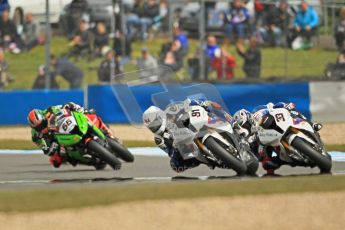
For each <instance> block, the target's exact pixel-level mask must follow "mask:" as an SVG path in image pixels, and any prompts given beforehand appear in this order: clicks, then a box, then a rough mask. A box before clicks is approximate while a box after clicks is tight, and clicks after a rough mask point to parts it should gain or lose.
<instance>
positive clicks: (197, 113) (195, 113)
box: [192, 109, 200, 117]
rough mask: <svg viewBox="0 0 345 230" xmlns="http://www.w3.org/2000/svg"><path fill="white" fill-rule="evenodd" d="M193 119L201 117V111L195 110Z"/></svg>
mask: <svg viewBox="0 0 345 230" xmlns="http://www.w3.org/2000/svg"><path fill="white" fill-rule="evenodd" d="M192 117H200V111H199V109H193V110H192Z"/></svg>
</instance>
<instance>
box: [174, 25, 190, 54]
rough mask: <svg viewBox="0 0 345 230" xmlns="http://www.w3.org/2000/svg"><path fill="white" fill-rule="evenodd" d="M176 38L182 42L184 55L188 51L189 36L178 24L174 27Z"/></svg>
mask: <svg viewBox="0 0 345 230" xmlns="http://www.w3.org/2000/svg"><path fill="white" fill-rule="evenodd" d="M173 37H174V40H178V41H179V42H180V43H181V49H182V55H183V56H185V55H186V54H187V53H188V48H189V44H188V37H187V35H186V34H185V33H183V32H182V31H181V29H180V27H179V26H178V25H174V27H173Z"/></svg>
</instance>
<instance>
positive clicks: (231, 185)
mask: <svg viewBox="0 0 345 230" xmlns="http://www.w3.org/2000/svg"><path fill="white" fill-rule="evenodd" d="M326 191H328V192H331V191H345V176H330V175H324V176H308V177H285V178H268V179H258V180H230V181H229V180H228V181H203V182H191V183H169V184H167V183H164V184H160V183H157V184H135V185H133V184H132V185H125V186H115V187H112V186H111V187H104V186H103V187H93V188H90V187H79V188H63V189H62V188H57V189H41V190H21V191H1V192H0V211H1V212H31V211H47V210H54V209H68V208H82V207H90V206H99V205H111V204H115V203H118V202H129V201H140V200H161V199H193V198H200V197H231V196H246V195H269V194H283V193H300V192H326Z"/></svg>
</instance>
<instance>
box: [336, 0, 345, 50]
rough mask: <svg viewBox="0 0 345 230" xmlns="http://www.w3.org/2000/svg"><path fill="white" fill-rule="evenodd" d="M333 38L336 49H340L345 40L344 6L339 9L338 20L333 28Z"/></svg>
mask: <svg viewBox="0 0 345 230" xmlns="http://www.w3.org/2000/svg"><path fill="white" fill-rule="evenodd" d="M334 38H335V42H336V44H337V47H338V49H341V48H342V47H343V45H344V41H345V7H342V8H341V9H340V14H339V20H338V22H337V24H336V25H335V28H334Z"/></svg>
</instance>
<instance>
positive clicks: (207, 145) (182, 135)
mask: <svg viewBox="0 0 345 230" xmlns="http://www.w3.org/2000/svg"><path fill="white" fill-rule="evenodd" d="M165 113H166V115H167V121H168V122H167V127H168V129H169V130H170V132H171V133H172V135H173V139H174V146H175V147H176V148H178V149H179V151H180V154H181V156H182V157H183V159H185V160H187V159H190V158H196V159H198V160H199V161H200V162H202V163H205V164H206V165H210V166H214V167H218V168H227V169H233V170H234V171H236V173H237V174H238V175H243V174H250V175H254V174H255V173H256V171H257V169H258V166H259V162H258V160H257V158H256V157H255V156H254V154H253V153H252V152H251V151H248V150H245V149H244V148H242V147H241V144H240V142H239V137H238V136H236V135H235V134H234V132H233V129H232V126H231V124H230V123H229V122H227V121H224V120H223V119H221V118H219V117H215V116H212V115H211V114H210V113H209V112H208V111H206V110H205V109H204V107H202V106H198V105H194V106H189V104H183V103H180V104H173V105H171V106H168V107H167V108H166V110H165Z"/></svg>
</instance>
